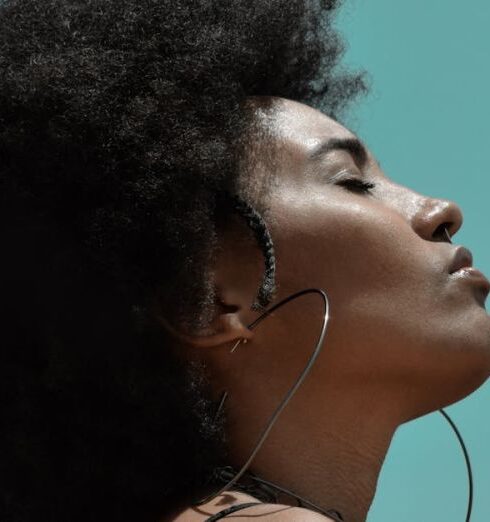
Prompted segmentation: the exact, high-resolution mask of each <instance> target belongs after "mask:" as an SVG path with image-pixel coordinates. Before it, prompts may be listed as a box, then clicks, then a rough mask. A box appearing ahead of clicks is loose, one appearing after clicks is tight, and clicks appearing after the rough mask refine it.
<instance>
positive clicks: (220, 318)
mask: <svg viewBox="0 0 490 522" xmlns="http://www.w3.org/2000/svg"><path fill="white" fill-rule="evenodd" d="M157 319H158V322H159V323H160V324H161V325H162V326H163V327H164V328H165V329H166V330H167V331H168V332H169V333H170V334H171V335H172V336H174V337H175V338H176V339H178V340H179V341H181V342H183V343H185V344H187V345H189V346H193V347H196V348H213V347H217V346H221V345H223V344H227V343H231V342H237V341H238V340H240V339H244V340H249V339H252V338H253V336H254V333H253V331H252V330H250V329H249V328H247V326H246V325H245V324H244V323H243V321H242V320H241V318H240V312H239V311H238V310H237V311H235V312H228V313H220V314H218V315H217V316H216V317H215V319H214V320H213V321H212V323H211V324H210V325H209V326H208V327H207V328H206V329H205V330H204V331H202V332H196V333H193V334H188V333H185V332H181V331H178V330H177V329H176V328H174V327H173V326H171V325H170V324H169V323H168V321H167V320H166V319H165V318H163V317H162V316H161V315H158V316H157Z"/></svg>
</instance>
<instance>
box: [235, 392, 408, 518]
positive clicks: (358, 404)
mask: <svg viewBox="0 0 490 522" xmlns="http://www.w3.org/2000/svg"><path fill="white" fill-rule="evenodd" d="M367 395H369V394H363V396H362V397H359V398H357V400H353V398H352V396H350V400H349V405H350V407H348V405H346V404H345V401H342V400H341V399H340V398H339V397H335V396H333V394H330V398H331V399H332V400H331V401H329V404H325V407H324V408H323V411H322V412H321V414H320V415H318V416H316V420H312V419H311V414H309V412H307V411H304V410H303V411H298V410H295V409H294V408H291V410H290V411H289V412H288V413H287V414H286V412H285V413H284V416H283V417H282V418H281V419H280V420H279V421H278V423H277V425H276V426H275V427H274V429H273V430H272V432H271V433H270V436H269V438H268V439H267V441H266V443H265V444H264V446H263V447H262V449H261V450H260V452H259V454H258V455H257V457H256V459H255V461H254V462H253V463H252V465H251V467H250V471H252V472H253V473H255V474H256V475H258V476H259V477H261V478H264V479H266V480H270V481H271V482H274V483H276V484H278V485H280V486H282V487H284V488H287V489H289V490H291V491H293V492H294V493H296V494H297V495H299V496H301V497H304V498H305V499H306V500H308V501H310V502H312V503H314V504H316V505H317V506H319V507H320V508H321V509H323V510H324V511H327V510H328V509H335V510H337V511H339V512H340V513H341V514H342V516H343V518H344V520H345V521H346V522H363V521H365V520H366V517H367V513H368V510H369V507H370V505H371V503H372V501H373V498H374V495H375V492H376V485H377V481H378V477H379V474H380V471H381V467H382V464H383V461H384V459H385V456H386V453H387V451H388V449H389V446H390V443H391V440H392V437H393V435H394V433H395V430H396V428H397V426H398V425H399V424H400V422H397V421H396V420H395V419H396V416H395V415H392V416H390V415H389V414H388V413H387V412H388V410H387V404H386V399H385V400H383V401H381V402H380V404H382V405H383V406H382V407H381V406H380V407H379V408H378V407H377V406H376V405H375V404H374V402H375V401H373V397H372V396H367ZM299 402H300V401H298V403H299ZM352 405H355V409H356V411H353V408H352ZM240 424H241V426H240V429H241V435H238V434H237V435H235V437H236V438H235V440H239V441H243V442H245V440H247V441H248V443H247V444H246V446H245V447H246V448H247V452H248V453H249V452H250V448H251V446H250V441H251V440H253V441H255V440H256V438H257V436H256V435H255V436H253V435H251V434H252V433H255V434H256V433H258V432H260V431H261V429H262V428H263V427H264V426H263V425H261V426H260V427H258V426H256V427H253V426H250V428H251V429H245V430H243V424H242V423H240ZM252 424H253V423H252ZM257 428H258V429H257ZM232 439H233V436H232ZM240 446H242V445H241V444H240V443H239V444H238V446H237V449H238V451H237V452H233V453H234V457H236V458H234V463H235V464H237V467H239V466H240V464H241V463H243V462H244V459H245V458H246V456H248V455H247V453H246V452H243V451H240V450H239V447H240ZM291 503H292V502H291Z"/></svg>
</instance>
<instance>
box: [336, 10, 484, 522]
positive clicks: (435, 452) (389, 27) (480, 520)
mask: <svg viewBox="0 0 490 522" xmlns="http://www.w3.org/2000/svg"><path fill="white" fill-rule="evenodd" d="M338 27H339V28H340V29H341V30H342V32H343V34H344V36H345V38H346V40H347V41H348V46H349V47H348V50H347V53H346V56H345V62H346V63H347V64H350V65H354V66H361V67H363V68H365V69H366V70H367V71H368V72H369V74H370V77H371V94H370V95H369V96H368V97H367V98H365V99H363V100H362V101H361V102H360V103H359V104H357V105H355V106H354V107H353V108H352V109H351V110H350V112H349V114H348V116H347V119H346V122H347V125H348V126H350V127H351V128H352V129H353V130H354V131H355V132H356V133H357V134H358V135H359V136H360V137H361V138H362V139H363V140H364V141H365V142H366V143H367V144H368V146H369V147H370V148H371V150H373V152H374V154H375V155H376V156H377V158H378V159H379V160H380V162H381V165H382V167H383V169H384V171H385V172H386V173H387V175H389V176H390V177H392V178H393V179H395V180H396V181H397V182H399V183H402V184H405V185H407V186H410V187H412V188H414V189H415V190H417V191H419V192H422V193H426V194H429V195H433V196H439V197H443V198H447V199H452V200H454V201H456V202H457V203H458V204H459V205H460V207H461V208H462V210H463V214H464V224H463V227H462V229H461V230H460V231H459V232H458V234H457V235H456V236H455V238H454V243H457V244H463V245H465V246H467V247H468V248H470V249H471V250H472V251H473V254H474V264H475V266H477V267H478V268H479V269H481V270H482V271H483V272H485V273H486V274H487V275H489V274H490V232H489V225H490V209H489V205H488V201H489V195H490V176H489V163H490V157H489V152H490V129H489V128H488V120H489V116H490V102H489V95H490V66H489V63H488V55H489V50H490V30H489V28H490V1H489V0H469V1H468V2H461V1H459V0H411V1H410V2H406V1H401V0H400V1H397V0H369V1H368V0H349V1H348V2H347V3H346V5H345V6H344V7H343V8H342V11H341V13H340V16H339V18H338ZM489 304H490V300H489ZM447 411H448V413H449V414H451V416H452V417H453V418H454V420H455V422H456V424H457V425H458V426H459V428H460V430H461V432H462V434H463V436H464V438H465V440H466V443H467V446H468V449H469V452H470V455H471V457H472V462H473V468H474V479H475V498H474V511H473V516H472V519H471V520H472V521H473V522H489V521H490V448H489V442H490V382H487V384H486V385H484V386H483V387H482V388H480V389H479V390H478V391H476V392H474V393H473V394H472V395H471V396H470V397H468V398H466V399H465V400H464V401H461V402H459V403H457V404H455V405H453V406H451V407H449V408H447ZM466 502H467V479H466V472H465V467H464V461H463V456H462V454H461V452H460V450H459V446H458V444H457V441H456V439H455V437H454V435H453V433H452V431H451V430H450V428H449V427H448V426H447V425H446V422H445V421H444V419H443V418H442V416H441V415H440V414H437V413H434V414H431V415H428V416H426V417H424V418H422V419H418V420H416V421H413V422H411V423H409V424H406V425H404V426H402V427H401V428H399V430H398V431H397V433H396V435H395V438H394V440H393V443H392V446H391V448H390V451H389V454H388V457H387V459H386V461H385V465H384V467H383V471H382V474H381V477H380V481H379V485H378V490H377V493H376V498H375V501H374V503H373V505H372V507H371V510H370V513H369V517H368V522H414V521H421V522H425V521H431V522H453V521H454V522H464V519H465V513H466Z"/></svg>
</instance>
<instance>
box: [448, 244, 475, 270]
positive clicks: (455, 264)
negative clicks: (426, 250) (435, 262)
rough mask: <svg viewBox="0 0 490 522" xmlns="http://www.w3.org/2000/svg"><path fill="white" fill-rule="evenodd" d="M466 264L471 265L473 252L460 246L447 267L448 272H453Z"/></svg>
mask: <svg viewBox="0 0 490 522" xmlns="http://www.w3.org/2000/svg"><path fill="white" fill-rule="evenodd" d="M467 266H473V254H472V253H471V251H470V250H468V249H467V248H465V247H463V246H460V247H458V248H457V249H456V252H455V253H454V257H453V259H452V262H451V265H450V267H449V273H450V274H453V273H454V272H456V271H457V270H459V269H460V268H464V267H467Z"/></svg>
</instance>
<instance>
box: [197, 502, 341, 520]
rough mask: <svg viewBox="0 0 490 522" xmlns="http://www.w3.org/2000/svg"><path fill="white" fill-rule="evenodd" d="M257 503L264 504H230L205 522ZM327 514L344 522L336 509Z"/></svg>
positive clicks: (218, 518) (254, 504)
mask: <svg viewBox="0 0 490 522" xmlns="http://www.w3.org/2000/svg"><path fill="white" fill-rule="evenodd" d="M257 504H263V502H245V503H243V504H235V505H234V506H230V507H229V508H226V509H223V510H222V511H220V512H219V513H216V514H215V515H213V516H211V517H209V518H207V519H206V520H205V522H215V521H216V520H220V519H221V518H225V517H226V516H228V515H231V514H232V513H235V512H236V511H240V510H242V509H246V508H248V507H251V506H256V505H257ZM326 514H327V515H328V516H329V517H330V518H333V519H334V520H335V521H336V522H343V520H344V519H343V518H342V515H341V514H340V513H339V512H338V511H336V510H335V509H329V510H328V511H327V512H326Z"/></svg>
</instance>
